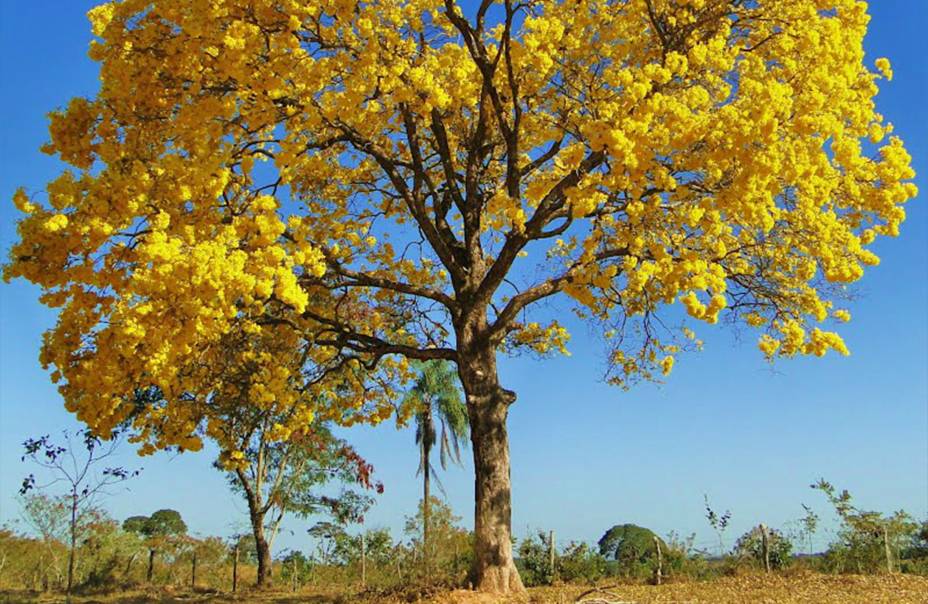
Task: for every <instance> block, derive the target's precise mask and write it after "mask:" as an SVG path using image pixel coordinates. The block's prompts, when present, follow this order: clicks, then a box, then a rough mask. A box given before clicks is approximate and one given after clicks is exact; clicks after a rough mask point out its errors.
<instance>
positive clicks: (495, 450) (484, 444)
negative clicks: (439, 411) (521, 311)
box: [458, 330, 525, 593]
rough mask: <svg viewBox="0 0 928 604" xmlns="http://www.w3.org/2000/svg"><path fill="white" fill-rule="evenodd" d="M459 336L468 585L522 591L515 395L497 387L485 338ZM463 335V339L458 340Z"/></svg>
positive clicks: (491, 352)
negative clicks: (469, 470) (512, 430)
mask: <svg viewBox="0 0 928 604" xmlns="http://www.w3.org/2000/svg"><path fill="white" fill-rule="evenodd" d="M467 331H468V330H464V333H461V331H459V333H458V342H459V362H458V372H459V373H460V377H461V383H462V385H463V386H464V393H465V395H466V398H467V412H468V416H469V418H470V434H471V444H472V445H473V446H472V448H473V453H474V474H475V480H474V489H475V495H476V498H475V499H476V501H475V510H474V537H475V541H474V564H473V567H472V568H471V581H472V583H473V585H474V587H475V588H476V589H478V590H479V591H484V592H491V593H509V592H524V591H525V587H524V586H523V584H522V579H521V577H520V576H519V571H518V570H517V569H516V565H515V560H514V558H513V555H512V505H511V491H512V486H511V481H510V468H509V436H508V434H507V431H506V419H507V417H508V415H509V405H511V404H512V403H513V402H515V398H516V397H515V393H514V392H512V391H510V390H506V389H504V388H503V387H502V386H500V384H499V377H498V375H497V370H496V352H495V350H494V348H493V347H492V346H491V344H490V343H489V342H486V341H482V340H484V338H481V337H479V336H477V337H476V338H473V339H472V337H471V334H469V333H467ZM462 336H463V337H462Z"/></svg>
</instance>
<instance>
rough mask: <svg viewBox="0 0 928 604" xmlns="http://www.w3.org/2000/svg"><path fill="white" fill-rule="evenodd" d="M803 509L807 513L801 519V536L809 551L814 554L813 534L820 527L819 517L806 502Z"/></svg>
mask: <svg viewBox="0 0 928 604" xmlns="http://www.w3.org/2000/svg"><path fill="white" fill-rule="evenodd" d="M802 509H803V510H804V511H805V515H804V516H803V517H802V518H800V520H799V536H800V538H802V539H804V540H805V542H806V544H807V546H808V550H807V553H808V554H809V555H812V536H813V535H815V531H816V530H817V529H818V521H819V517H818V514H816V513H815V512H814V511H812V508H810V507H809V506H807V505H806V504H804V503H803V504H802Z"/></svg>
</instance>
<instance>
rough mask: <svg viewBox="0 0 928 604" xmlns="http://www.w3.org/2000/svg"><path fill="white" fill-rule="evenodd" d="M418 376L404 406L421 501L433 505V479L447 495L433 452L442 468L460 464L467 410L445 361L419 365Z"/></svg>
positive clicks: (425, 529)
mask: <svg viewBox="0 0 928 604" xmlns="http://www.w3.org/2000/svg"><path fill="white" fill-rule="evenodd" d="M418 366H419V369H420V371H419V376H418V377H417V378H416V382H415V384H414V385H413V387H412V389H411V390H410V391H409V392H408V393H407V394H406V397H405V398H404V400H403V404H404V406H405V405H408V406H410V407H411V408H412V409H413V410H414V413H415V415H414V417H415V424H416V445H418V447H419V470H418V472H417V475H421V476H422V500H423V501H431V499H432V495H431V486H430V482H431V479H432V478H434V479H435V482H436V484H437V485H438V488H439V489H440V490H441V491H442V492H444V488H443V487H442V484H441V480H440V479H439V478H438V473H437V472H436V469H435V466H434V465H432V450H433V449H434V448H435V446H436V444H437V445H438V452H439V455H438V458H439V463H440V464H441V468H442V469H443V470H445V469H447V467H448V462H449V460H450V461H453V462H455V463H457V464H460V463H461V442H464V441H465V439H466V438H467V436H468V434H469V431H470V430H469V424H468V419H467V407H466V406H465V404H464V402H463V400H462V397H461V391H460V387H459V380H458V375H457V372H456V371H455V370H454V367H453V366H452V365H451V364H450V363H448V362H446V361H426V362H423V363H419V364H418ZM436 424H437V425H436ZM430 507H431V506H425V507H422V508H421V509H422V512H423V513H422V547H423V560H424V562H425V568H426V573H427V574H428V572H429V565H430V562H431V557H432V554H431V550H430V539H429V537H430V534H429V528H430V526H429V520H430V514H429V512H430Z"/></svg>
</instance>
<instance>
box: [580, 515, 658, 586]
mask: <svg viewBox="0 0 928 604" xmlns="http://www.w3.org/2000/svg"><path fill="white" fill-rule="evenodd" d="M655 539H657V540H658V542H659V543H660V544H661V549H662V550H663V551H665V552H666V551H667V545H666V544H665V543H664V541H663V540H662V539H661V538H660V537H658V536H657V535H656V534H655V533H654V532H653V531H651V530H649V529H646V528H644V527H641V526H638V525H635V524H618V525H616V526H613V527H612V528H610V529H609V530H608V531H606V532H605V534H603V536H602V537H600V539H599V541H598V542H597V545H598V546H599V553H600V554H601V555H602V556H604V557H606V558H608V559H613V560H615V561H616V562H617V566H618V571H619V572H620V573H621V574H623V575H625V576H643V575H649V574H650V573H651V568H652V566H653V565H654V564H655V562H656V560H657V547H656V546H655Z"/></svg>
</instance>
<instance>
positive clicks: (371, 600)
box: [0, 573, 928, 604]
mask: <svg viewBox="0 0 928 604" xmlns="http://www.w3.org/2000/svg"><path fill="white" fill-rule="evenodd" d="M73 601H74V602H75V604H232V603H236V604H237V603H248V602H255V603H260V604H353V603H358V604H399V603H401V602H421V603H422V604H516V603H519V604H542V603H544V604H548V603H550V604H572V603H574V602H581V603H584V604H651V603H655V604H657V603H660V604H691V603H692V604H695V603H706V604H744V603H759V604H768V603H769V604H793V603H796V604H800V603H801V604H806V603H812V604H839V603H840V604H847V603H856V602H859V603H867V604H877V603H886V604H928V578H926V577H918V576H913V575H878V576H872V575H867V576H864V575H837V576H836V575H821V574H815V573H805V574H799V575H795V576H789V577H786V576H781V575H771V576H764V575H748V576H743V577H725V578H721V579H716V580H712V581H704V582H681V583H671V584H669V585H661V586H651V585H619V586H610V585H609V584H602V585H600V586H598V587H597V588H596V589H594V588H592V587H590V586H580V585H562V586H555V587H537V588H531V589H529V590H528V594H527V595H524V596H521V597H515V598H503V597H498V596H491V595H487V594H478V593H474V592H471V591H466V590H457V591H451V592H442V593H437V594H431V595H428V594H423V593H421V592H419V593H417V592H406V593H402V594H375V593H371V592H352V593H344V592H342V593H337V592H335V591H328V590H325V589H322V588H315V589H312V590H306V591H304V592H300V593H291V592H283V591H268V592H259V593H255V592H251V593H247V592H246V593H240V594H236V595H233V594H210V593H203V592H181V591H171V590H161V591H150V592H131V593H112V594H106V595H96V596H79V597H76V598H74V600H73ZM57 602H64V598H63V597H62V596H53V595H48V594H46V595H38V594H27V593H11V592H0V603H2V604H6V603H9V604H52V603H57Z"/></svg>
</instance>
